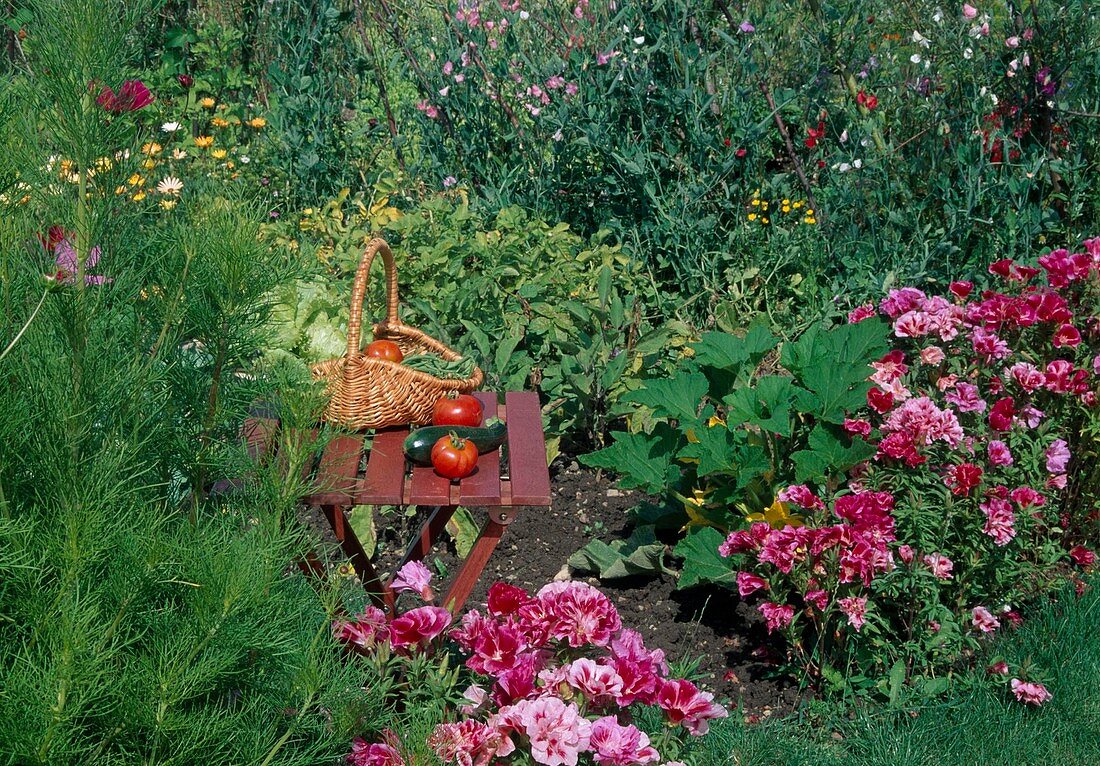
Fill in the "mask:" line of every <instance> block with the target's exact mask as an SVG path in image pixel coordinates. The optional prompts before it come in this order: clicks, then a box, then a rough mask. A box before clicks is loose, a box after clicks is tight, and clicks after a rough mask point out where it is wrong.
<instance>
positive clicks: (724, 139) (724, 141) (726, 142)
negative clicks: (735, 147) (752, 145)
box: [722, 138, 733, 146]
mask: <svg viewBox="0 0 1100 766" xmlns="http://www.w3.org/2000/svg"><path fill="white" fill-rule="evenodd" d="M732 143H733V142H732V141H730V140H729V139H728V138H723V139H722V144H723V145H725V146H730V145H731V144H732Z"/></svg>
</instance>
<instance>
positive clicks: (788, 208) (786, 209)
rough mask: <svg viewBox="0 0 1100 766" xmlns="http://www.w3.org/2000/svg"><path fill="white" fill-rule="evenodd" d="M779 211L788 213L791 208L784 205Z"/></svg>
mask: <svg viewBox="0 0 1100 766" xmlns="http://www.w3.org/2000/svg"><path fill="white" fill-rule="evenodd" d="M780 210H782V211H783V212H784V213H789V212H791V206H790V205H784V206H783V207H781V208H780Z"/></svg>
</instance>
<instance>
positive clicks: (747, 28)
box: [737, 19, 756, 35]
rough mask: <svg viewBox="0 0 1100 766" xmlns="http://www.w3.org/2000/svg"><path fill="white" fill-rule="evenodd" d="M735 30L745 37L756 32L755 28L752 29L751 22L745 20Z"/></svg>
mask: <svg viewBox="0 0 1100 766" xmlns="http://www.w3.org/2000/svg"><path fill="white" fill-rule="evenodd" d="M737 28H738V29H739V30H741V32H742V34H746V35H751V34H752V33H753V32H755V31H756V27H754V26H753V25H752V22H751V21H749V20H747V19H746V20H745V21H742V22H741V24H740V26H738V27H737Z"/></svg>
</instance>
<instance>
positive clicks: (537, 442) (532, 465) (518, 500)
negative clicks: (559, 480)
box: [504, 391, 550, 506]
mask: <svg viewBox="0 0 1100 766" xmlns="http://www.w3.org/2000/svg"><path fill="white" fill-rule="evenodd" d="M504 411H505V412H506V413H507V414H508V468H509V478H510V479H511V482H510V483H511V490H512V500H511V504H512V505H544V506H548V505H550V471H549V470H548V469H547V467H546V439H545V438H544V437H543V435H542V411H541V410H540V408H539V396H538V394H536V393H534V392H533V391H509V392H508V393H506V394H505V395H504Z"/></svg>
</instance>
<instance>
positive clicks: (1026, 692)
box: [1010, 678, 1054, 707]
mask: <svg viewBox="0 0 1100 766" xmlns="http://www.w3.org/2000/svg"><path fill="white" fill-rule="evenodd" d="M1010 685H1011V686H1012V693H1013V694H1015V695H1016V699H1017V700H1018V701H1020V702H1023V703H1025V704H1027V705H1035V706H1036V707H1038V706H1039V705H1042V704H1043V703H1044V702H1047V701H1049V700H1052V699H1054V695H1053V694H1051V693H1050V692H1049V691H1047V688H1046V687H1045V686H1043V685H1042V684H1036V683H1032V682H1030V681H1021V680H1020V679H1019V678H1013V679H1012V681H1010Z"/></svg>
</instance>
